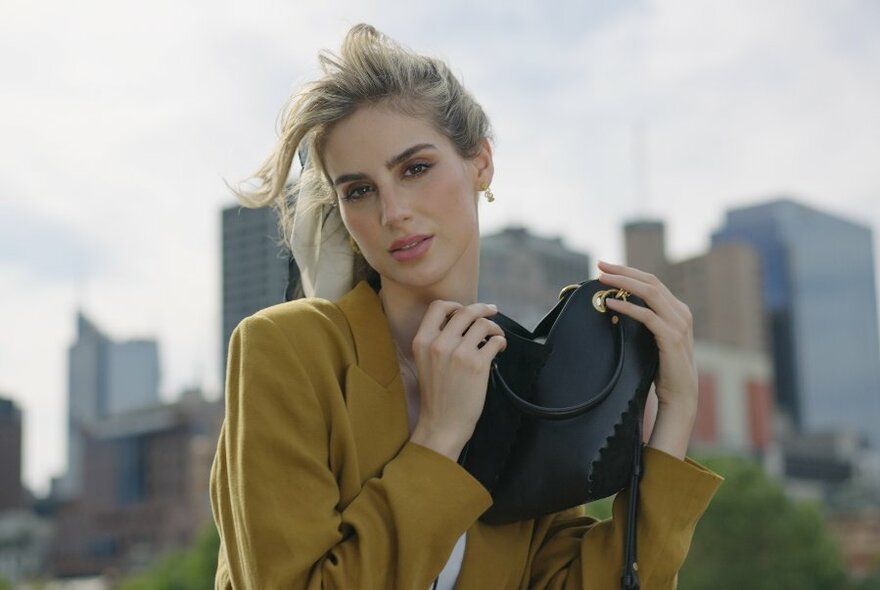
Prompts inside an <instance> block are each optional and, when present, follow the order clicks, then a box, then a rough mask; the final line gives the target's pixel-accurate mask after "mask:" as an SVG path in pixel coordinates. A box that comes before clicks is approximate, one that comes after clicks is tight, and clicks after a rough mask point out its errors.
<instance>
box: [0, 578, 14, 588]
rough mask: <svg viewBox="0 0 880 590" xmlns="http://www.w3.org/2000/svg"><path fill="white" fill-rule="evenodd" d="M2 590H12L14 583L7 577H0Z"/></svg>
mask: <svg viewBox="0 0 880 590" xmlns="http://www.w3.org/2000/svg"><path fill="white" fill-rule="evenodd" d="M0 590H12V582H10V581H9V578H7V577H6V576H0Z"/></svg>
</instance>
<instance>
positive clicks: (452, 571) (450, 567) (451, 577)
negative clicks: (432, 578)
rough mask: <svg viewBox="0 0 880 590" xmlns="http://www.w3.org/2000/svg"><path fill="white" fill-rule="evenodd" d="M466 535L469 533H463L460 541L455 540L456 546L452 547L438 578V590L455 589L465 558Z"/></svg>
mask: <svg viewBox="0 0 880 590" xmlns="http://www.w3.org/2000/svg"><path fill="white" fill-rule="evenodd" d="M465 537H467V533H463V534H462V535H461V536H460V537H459V538H458V541H456V542H455V547H453V548H452V553H451V554H450V555H449V560H448V561H447V562H446V565H444V566H443V569H442V570H441V571H440V576H439V577H438V578H437V590H453V588H455V582H456V581H457V580H458V572H460V571H461V561H462V559H464V546H465V543H466V539H465ZM433 587H434V586H433V584H432V585H431V588H432V589H433Z"/></svg>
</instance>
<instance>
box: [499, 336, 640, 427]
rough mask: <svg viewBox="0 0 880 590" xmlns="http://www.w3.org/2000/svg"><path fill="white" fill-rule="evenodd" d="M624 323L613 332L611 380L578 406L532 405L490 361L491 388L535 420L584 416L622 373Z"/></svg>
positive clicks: (624, 339)
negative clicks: (614, 354) (614, 353)
mask: <svg viewBox="0 0 880 590" xmlns="http://www.w3.org/2000/svg"><path fill="white" fill-rule="evenodd" d="M624 323H625V322H624V321H623V320H622V319H619V320H618V321H617V330H615V331H614V333H615V335H616V336H617V349H618V353H617V366H616V367H615V368H614V373H613V374H612V375H611V379H610V380H609V381H608V384H607V385H606V386H605V387H604V388H603V389H602V391H600V392H599V393H597V394H596V395H595V396H593V397H592V398H590V399H588V400H587V401H585V402H581V403H579V404H575V405H573V406H568V407H566V408H547V407H544V406H539V405H537V404H533V403H531V402H529V401H527V400H525V399H523V398H521V397H520V396H519V395H517V394H516V392H514V391H513V390H512V389H511V388H510V386H509V385H508V384H507V382H506V381H505V380H504V377H503V376H502V375H501V371H500V370H499V369H498V361H497V360H493V361H492V370H491V372H490V373H489V377H490V379H491V380H492V385H493V387H499V386H500V389H501V391H503V392H504V394H505V395H506V396H507V398H508V399H509V400H510V402H511V403H512V404H513V405H514V406H516V407H517V408H519V410H520V411H521V412H523V413H524V414H528V415H530V416H535V417H537V418H544V419H546V420H565V419H567V418H574V417H576V416H580V415H581V414H584V413H586V412H588V411H590V410H591V409H593V408H594V407H596V406H597V405H598V404H600V403H602V401H603V400H604V399H605V398H606V397H608V394H610V393H611V391H612V390H613V389H614V387H615V386H616V385H617V381H618V380H619V379H620V374H621V372H622V371H623V361H624V351H625V349H626V348H625V343H626V333H625V331H624V330H625V328H624Z"/></svg>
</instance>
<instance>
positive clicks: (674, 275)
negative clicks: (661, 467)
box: [623, 220, 776, 455]
mask: <svg viewBox="0 0 880 590" xmlns="http://www.w3.org/2000/svg"><path fill="white" fill-rule="evenodd" d="M623 232H624V251H625V254H626V264H627V265H628V266H632V267H635V268H638V269H640V270H644V271H646V272H649V273H652V274H654V275H656V276H657V277H658V278H659V279H660V280H661V281H662V282H663V283H664V284H665V285H666V286H667V287H668V288H669V290H670V291H671V292H672V293H673V294H674V295H675V296H676V297H678V298H679V299H681V300H682V301H683V302H684V303H686V304H687V305H688V307H689V308H690V310H691V314H692V315H693V329H694V357H695V361H696V364H697V371H698V380H699V381H698V385H699V396H700V402H699V407H698V414H697V420H696V423H695V425H694V433H693V436H692V439H691V443H692V446H693V447H694V448H695V449H696V450H704V451H705V450H713V451H718V450H723V451H732V452H737V453H747V454H752V455H756V454H757V455H761V454H763V453H764V452H765V451H767V450H768V448H769V447H770V445H771V444H772V443H773V441H774V424H775V422H776V417H775V409H774V408H775V403H774V396H773V370H772V359H771V358H770V356H769V354H768V348H767V345H766V334H765V330H764V312H763V303H762V301H761V268H760V260H759V258H758V256H757V254H756V253H755V251H754V250H753V249H752V248H751V247H749V246H747V245H739V244H733V245H722V246H717V247H714V246H713V247H712V248H711V249H710V250H709V251H708V252H706V253H705V254H701V255H698V256H694V257H691V258H688V259H686V260H682V261H678V262H672V261H670V260H669V259H668V258H667V255H666V228H665V225H664V224H663V222H661V221H658V220H636V221H632V222H629V223H627V224H626V225H625V226H624V229H623Z"/></svg>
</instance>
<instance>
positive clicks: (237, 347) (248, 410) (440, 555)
mask: <svg viewBox="0 0 880 590" xmlns="http://www.w3.org/2000/svg"><path fill="white" fill-rule="evenodd" d="M328 354H329V353H328ZM308 362H310V359H307V357H303V356H302V355H300V354H297V351H296V350H295V343H293V342H291V341H290V340H289V339H288V338H287V337H285V335H284V334H283V333H282V331H281V330H280V329H279V328H278V326H277V325H276V324H275V323H274V322H273V321H272V320H271V319H270V318H266V317H261V316H259V315H257V316H252V317H251V318H248V319H246V320H244V321H243V322H242V323H241V324H240V325H239V327H238V328H237V329H236V331H235V332H234V334H233V336H232V339H231V342H230V352H229V371H228V379H227V392H226V396H227V397H226V418H225V421H224V424H223V428H222V432H221V435H220V440H219V442H218V448H217V454H216V456H215V459H214V464H213V467H212V472H211V504H212V508H213V511H214V518H215V521H216V523H217V526H218V529H219V532H220V537H221V543H222V544H221V550H220V551H221V555H220V566H219V567H218V571H217V582H216V583H217V587H220V588H228V587H234V588H237V589H245V588H259V589H261V590H263V589H273V588H290V589H318V588H363V589H370V588H376V589H383V590H384V589H389V588H414V589H418V588H424V589H427V588H428V586H429V585H430V583H431V581H432V580H433V579H434V577H435V576H436V575H437V574H438V573H439V571H440V570H441V569H442V567H443V565H444V563H445V561H446V559H447V558H448V556H449V553H450V552H451V550H452V547H453V546H454V545H455V542H456V540H457V539H458V537H459V536H460V535H461V534H462V533H463V532H464V531H465V530H466V529H467V528H468V527H469V526H470V525H471V524H472V523H473V522H474V521H475V520H476V519H477V518H478V517H479V515H480V514H482V512H483V511H485V510H486V508H487V507H488V506H489V505H490V503H491V497H490V496H489V494H488V492H486V490H485V489H484V488H483V487H482V486H481V485H480V484H479V482H477V480H475V479H474V478H472V477H471V476H470V474H468V473H467V472H466V471H465V470H464V469H462V468H461V467H460V466H458V465H457V464H456V463H454V462H452V461H449V460H448V459H447V458H446V457H443V456H442V455H440V454H437V453H435V452H434V451H432V450H430V449H427V448H425V447H422V446H420V445H417V444H414V443H410V442H407V443H406V444H404V445H403V447H402V449H401V450H400V452H399V453H398V454H397V456H395V457H394V458H393V459H392V460H391V461H390V462H388V463H387V464H386V466H385V467H384V469H383V470H382V472H381V474H380V475H379V476H378V477H375V478H372V479H369V480H368V481H367V482H366V483H365V484H364V485H363V487H362V489H361V490H360V492H359V493H358V494H357V495H356V496H355V497H354V498H353V499H351V500H350V501H348V502H347V503H346V504H345V505H342V500H341V495H340V488H339V484H338V482H337V479H336V476H335V475H334V472H333V470H332V469H331V467H330V465H331V459H330V439H331V436H333V434H334V433H333V432H332V429H333V428H344V425H339V424H334V423H332V421H331V419H330V413H329V412H328V411H327V407H326V403H322V400H321V399H320V396H321V394H322V392H321V391H319V390H318V389H319V388H320V387H319V386H316V384H315V380H316V374H315V371H314V370H307V367H306V364H307V363H308ZM323 393H324V394H325V395H326V394H327V393H328V392H323ZM377 427H381V426H380V425H377ZM350 450H351V451H352V453H353V452H354V450H353V449H350Z"/></svg>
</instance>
